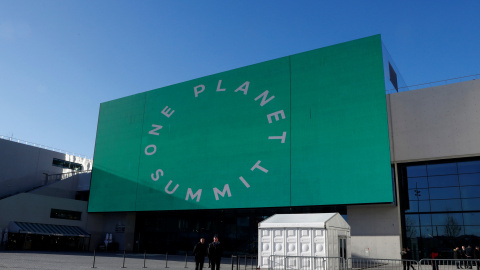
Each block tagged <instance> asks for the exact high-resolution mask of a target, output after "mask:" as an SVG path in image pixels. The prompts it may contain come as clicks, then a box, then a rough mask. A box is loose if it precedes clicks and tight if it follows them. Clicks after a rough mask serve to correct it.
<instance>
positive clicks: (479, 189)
mask: <svg viewBox="0 0 480 270" xmlns="http://www.w3.org/2000/svg"><path fill="white" fill-rule="evenodd" d="M460 192H461V193H462V198H478V197H480V186H467V187H461V188H460Z"/></svg>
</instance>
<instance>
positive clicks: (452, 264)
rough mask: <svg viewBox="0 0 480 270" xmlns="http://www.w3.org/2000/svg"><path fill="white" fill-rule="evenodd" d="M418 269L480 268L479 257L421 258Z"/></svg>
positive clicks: (450, 269)
mask: <svg viewBox="0 0 480 270" xmlns="http://www.w3.org/2000/svg"><path fill="white" fill-rule="evenodd" d="M418 264H419V267H418V268H417V270H454V269H455V270H456V269H479V268H480V260H479V259H461V260H460V259H457V260H455V259H421V260H420V261H419V262H418Z"/></svg>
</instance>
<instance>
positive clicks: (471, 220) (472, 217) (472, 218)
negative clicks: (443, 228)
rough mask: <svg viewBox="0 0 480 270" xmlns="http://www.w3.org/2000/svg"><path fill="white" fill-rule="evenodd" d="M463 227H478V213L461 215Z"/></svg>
mask: <svg viewBox="0 0 480 270" xmlns="http://www.w3.org/2000/svg"><path fill="white" fill-rule="evenodd" d="M463 220H464V223H465V225H480V213H463Z"/></svg>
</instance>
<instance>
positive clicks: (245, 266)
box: [245, 255, 247, 270]
mask: <svg viewBox="0 0 480 270" xmlns="http://www.w3.org/2000/svg"><path fill="white" fill-rule="evenodd" d="M245 270H247V255H245Z"/></svg>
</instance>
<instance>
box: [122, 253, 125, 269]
mask: <svg viewBox="0 0 480 270" xmlns="http://www.w3.org/2000/svg"><path fill="white" fill-rule="evenodd" d="M122 268H125V249H124V250H123V266H122Z"/></svg>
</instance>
